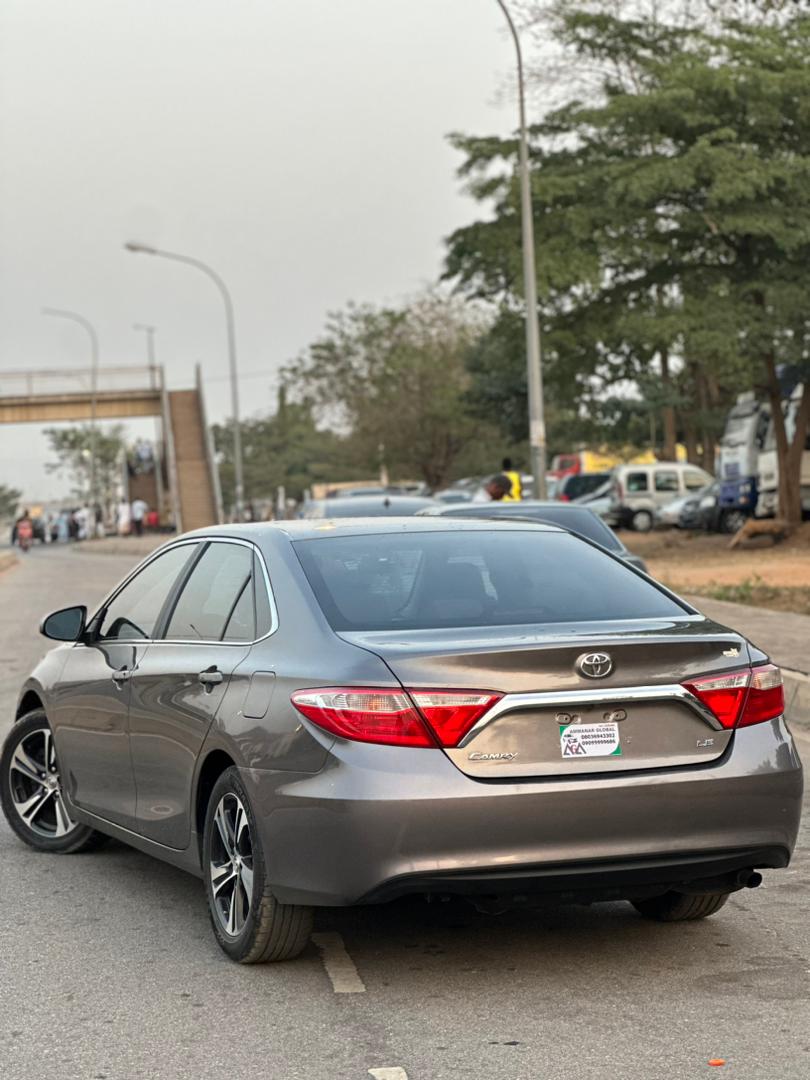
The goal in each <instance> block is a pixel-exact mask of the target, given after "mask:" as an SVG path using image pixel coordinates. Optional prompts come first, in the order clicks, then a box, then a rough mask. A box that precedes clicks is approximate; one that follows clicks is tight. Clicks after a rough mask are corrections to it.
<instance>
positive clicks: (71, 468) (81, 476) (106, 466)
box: [45, 424, 125, 507]
mask: <svg viewBox="0 0 810 1080" xmlns="http://www.w3.org/2000/svg"><path fill="white" fill-rule="evenodd" d="M45 435H46V437H47V439H48V444H49V446H50V449H51V451H52V452H53V453H54V454H55V455H56V460H55V461H52V462H49V463H48V465H47V466H46V468H47V470H48V472H52V473H54V472H55V473H62V474H66V475H67V477H68V478H69V480H70V482H71V484H72V489H71V494H72V495H74V496H75V497H76V498H77V499H80V500H81V501H82V502H89V501H90V500H91V497H92V494H93V493H92V490H91V479H92V471H93V468H92V460H93V448H94V447H95V460H96V495H97V497H98V499H99V502H100V503H101V504H102V505H103V506H107V507H109V506H111V505H112V502H113V500H114V498H115V494H116V488H117V486H118V484H119V483H120V481H121V470H122V468H123V464H122V462H123V454H124V449H125V441H124V426H123V424H114V425H112V426H111V427H108V428H102V427H100V426H99V427H97V428H96V433H95V439H94V436H93V428H92V426H91V425H90V424H81V425H77V426H75V427H65V428H46V429H45Z"/></svg>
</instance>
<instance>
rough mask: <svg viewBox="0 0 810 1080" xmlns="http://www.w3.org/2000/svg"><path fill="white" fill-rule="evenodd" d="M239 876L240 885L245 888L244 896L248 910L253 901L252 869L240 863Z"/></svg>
mask: <svg viewBox="0 0 810 1080" xmlns="http://www.w3.org/2000/svg"><path fill="white" fill-rule="evenodd" d="M240 876H241V879H242V884H243V885H244V888H245V896H246V897H247V902H248V908H250V905H251V903H252V901H253V867H252V866H246V865H245V863H242V872H241V875H240Z"/></svg>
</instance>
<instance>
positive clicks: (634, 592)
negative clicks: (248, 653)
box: [294, 529, 685, 631]
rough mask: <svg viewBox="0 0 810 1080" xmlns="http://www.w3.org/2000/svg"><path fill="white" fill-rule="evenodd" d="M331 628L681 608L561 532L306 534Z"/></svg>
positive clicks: (616, 615) (311, 573)
mask: <svg viewBox="0 0 810 1080" xmlns="http://www.w3.org/2000/svg"><path fill="white" fill-rule="evenodd" d="M294 547H295V550H296V552H297V554H298V557H299V559H300V561H301V564H302V566H303V568H304V572H305V574H306V576H307V579H308V580H309V583H310V585H311V586H312V589H313V591H314V593H315V596H316V598H317V600H318V603H319V604H320V606H321V608H322V610H323V612H324V614H325V615H326V618H327V619H328V621H329V623H330V625H331V626H332V628H333V629H334V630H338V631H340V630H422V629H433V628H436V629H439V628H443V627H467V626H469V627H473V626H504V625H518V624H520V625H522V624H540V625H542V624H544V623H559V622H595V621H599V620H615V619H638V618H666V617H674V616H678V615H683V614H684V610H685V609H684V608H683V607H681V606H680V605H679V604H677V603H676V602H675V601H674V600H673V599H671V598H670V597H668V596H667V595H666V594H665V593H663V592H661V591H660V590H659V589H657V588H656V587H655V586H654V585H653V584H652V583H651V582H648V581H646V580H644V579H643V578H639V577H638V576H637V575H636V574H635V573H633V571H632V570H630V569H628V568H627V567H626V566H624V565H623V564H622V563H620V562H618V561H616V560H614V559H612V558H610V556H608V555H606V554H604V553H603V552H601V551H599V550H598V549H596V548H593V547H591V545H590V544H586V543H585V542H584V541H582V540H579V539H577V538H576V537H574V536H570V535H568V534H564V533H557V532H550V531H549V532H545V531H542V530H540V529H537V530H526V531H523V530H521V529H514V530H505V529H501V530H492V531H488V530H469V531H464V530H458V531H452V532H446V533H445V532H422V533H417V532H413V533H408V534H405V535H403V534H389V533H381V534H377V535H368V536H349V537H324V538H318V539H314V540H301V541H298V542H296V543H295V545H294Z"/></svg>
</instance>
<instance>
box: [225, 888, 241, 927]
mask: <svg viewBox="0 0 810 1080" xmlns="http://www.w3.org/2000/svg"><path fill="white" fill-rule="evenodd" d="M234 876H236V875H234ZM238 886H239V882H235V883H234V888H233V892H232V893H231V900H230V905H229V907H228V922H227V925H226V927H225V929H226V930H227V931H228V933H229V934H230V935H231V936H232V937H236V934H237V929H236V905H237V903H238V901H237V896H238V893H239V887H238Z"/></svg>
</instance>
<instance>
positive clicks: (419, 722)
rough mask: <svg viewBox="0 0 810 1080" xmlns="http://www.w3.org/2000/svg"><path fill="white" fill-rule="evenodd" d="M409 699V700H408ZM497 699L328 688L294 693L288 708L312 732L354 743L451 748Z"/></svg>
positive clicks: (469, 693) (483, 694) (478, 694)
mask: <svg viewBox="0 0 810 1080" xmlns="http://www.w3.org/2000/svg"><path fill="white" fill-rule="evenodd" d="M409 695H410V696H409ZM500 698H501V695H500V694H493V693H490V692H489V691H484V690H411V691H409V693H406V692H405V691H404V690H388V689H376V688H374V687H364V686H345V687H341V686H328V687H324V688H322V689H321V688H319V689H314V690H299V691H297V692H296V693H295V694H293V696H292V699H291V700H292V703H293V705H294V706H295V707H296V709H298V711H299V712H300V713H302V714H303V715H304V716H306V718H307V719H308V720H311V721H312V722H313V723H314V724H317V725H318V727H322V728H324V730H326V731H330V732H332V734H333V735H339V736H340V737H341V738H343V739H353V740H354V741H356V742H370V743H383V744H385V745H387V746H431V747H435V746H436V744H437V742H438V744H439V745H440V746H445V747H450V746H456V745H457V744H458V742H459V741H460V740H461V739H462V738H463V737H464V736H465V735H466V734H467V732H468V731H469V730H470V728H471V727H472V726H473V724H475V723H476V722H477V721H478V720H479V719H480V718H481V717H482V716H483V715H484V713H485V712H487V710H488V709H490V708H491V707H492V706H493V705H494V704H495V702H496V701H499V700H500Z"/></svg>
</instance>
